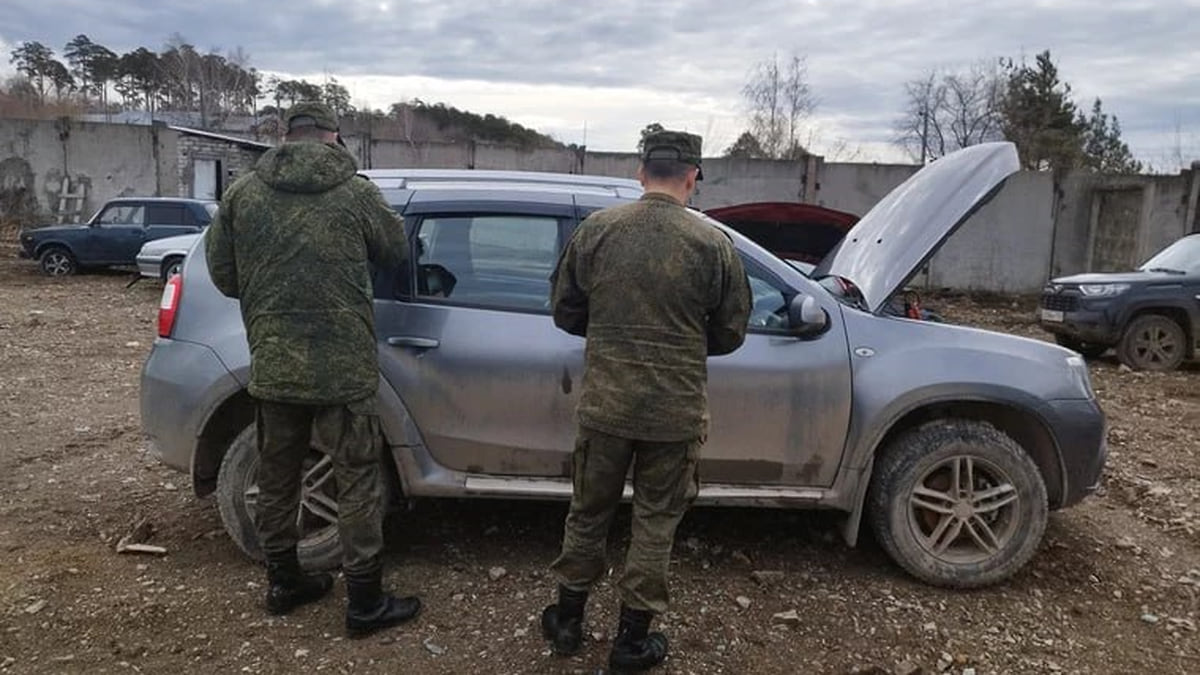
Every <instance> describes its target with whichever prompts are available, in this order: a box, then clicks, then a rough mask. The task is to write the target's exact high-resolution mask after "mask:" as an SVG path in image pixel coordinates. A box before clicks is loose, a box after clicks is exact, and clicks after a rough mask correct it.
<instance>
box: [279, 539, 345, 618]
mask: <svg viewBox="0 0 1200 675" xmlns="http://www.w3.org/2000/svg"><path fill="white" fill-rule="evenodd" d="M267 581H268V583H269V586H268V588H267V611H268V612H270V613H271V614H287V613H288V612H291V611H292V610H293V609H296V608H297V607H299V606H300V605H304V604H307V603H310V602H315V601H317V600H320V599H321V598H323V597H325V594H326V593H328V592H329V589H331V588H333V575H330V574H325V573H320V574H305V573H304V570H302V569H300V561H299V559H297V557H296V550H295V549H292V550H291V551H288V552H287V553H272V554H269V555H268V556H267Z"/></svg>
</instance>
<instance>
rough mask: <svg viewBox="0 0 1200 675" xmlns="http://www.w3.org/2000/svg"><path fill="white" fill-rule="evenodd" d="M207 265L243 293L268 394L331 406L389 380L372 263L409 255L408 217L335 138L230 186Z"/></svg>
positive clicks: (280, 150) (257, 372)
mask: <svg viewBox="0 0 1200 675" xmlns="http://www.w3.org/2000/svg"><path fill="white" fill-rule="evenodd" d="M205 238H206V247H207V255H208V269H209V273H210V275H211V276H212V280H213V283H214V284H216V286H217V288H218V289H220V291H221V292H222V293H224V294H225V295H227V296H229V297H232V298H238V299H240V300H241V310H242V319H243V321H244V323H245V325H246V337H247V339H248V341H249V343H250V356H251V366H250V372H251V375H250V386H249V391H250V394H251V395H252V396H254V397H255V398H257V399H263V400H271V401H279V402H289V403H308V404H316V405H332V404H337V403H346V402H349V401H356V400H361V399H363V398H365V397H367V396H370V395H373V394H375V392H376V389H377V387H378V384H379V371H378V365H377V364H378V361H377V356H376V353H375V349H376V347H375V319H374V314H373V310H372V295H373V293H372V287H371V278H370V270H369V267H368V262H370V263H374V264H375V265H377V266H391V265H397V264H399V262H400V261H401V260H402V259H404V258H405V257H406V256H407V255H408V250H407V244H406V242H405V239H404V229H403V222H402V220H401V218H400V216H399V215H397V214H396V213H395V212H394V211H393V210H392V209H391V208H390V207H389V206H388V204H387V203H386V202H385V201H384V200H383V197H382V195H381V194H380V192H379V190H378V188H376V187H375V186H374V184H372V183H371V182H370V181H368V180H366V179H364V178H359V177H356V176H355V165H354V158H353V156H351V155H350V153H349V152H347V151H346V150H345V149H344V148H341V147H339V146H337V145H333V144H330V143H319V142H293V143H285V144H284V145H282V146H279V147H276V148H272V149H271V150H268V151H267V152H266V153H264V154H263V156H262V157H261V158H260V159H259V161H258V163H257V164H256V165H255V168H254V170H253V171H250V172H247V174H246V175H244V176H242V177H241V178H239V179H238V180H237V181H236V182H234V184H233V185H231V186H230V187H229V189H228V190H227V191H226V192H225V194H224V195H223V197H222V199H221V207H220V210H219V212H218V214H217V219H216V221H215V222H214V223H213V224H212V225H210V226H209V229H208V232H207V234H206V235H205Z"/></svg>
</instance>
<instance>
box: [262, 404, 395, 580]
mask: <svg viewBox="0 0 1200 675" xmlns="http://www.w3.org/2000/svg"><path fill="white" fill-rule="evenodd" d="M256 422H257V426H258V453H259V465H258V489H259V495H258V502H257V506H256V511H255V528H256V529H257V531H258V540H259V543H260V545H261V546H262V549H263V552H264V553H265V554H267V555H268V556H271V555H272V554H280V553H286V552H287V551H290V550H291V549H293V548H295V546H296V544H297V542H298V541H299V538H300V532H299V529H298V526H297V520H298V517H299V516H300V515H301V514H300V486H301V483H302V482H303V481H304V480H306V476H305V472H306V471H313V469H312V468H311V467H309V468H307V469H306V467H305V466H304V460H305V457H306V456H307V455H308V454H309V449H310V448H313V449H316V450H319V451H320V452H322V453H324V454H325V455H327V456H328V458H329V460H330V462H331V463H332V477H333V481H334V484H335V485H336V486H337V508H336V514H337V515H336V518H337V524H338V534H339V536H340V537H341V542H342V568H343V569H344V570H345V571H346V572H347V573H349V574H353V573H356V572H359V573H362V572H368V571H371V570H373V569H374V568H375V567H376V566H377V565H378V564H379V554H380V553H381V552H382V551H383V511H384V504H383V496H384V495H383V489H384V485H383V477H382V475H381V472H380V468H381V466H380V450H381V440H382V435H381V433H380V426H379V416H378V413H377V412H376V409H375V397H374V396H371V397H369V398H366V399H364V400H361V401H355V402H352V403H347V404H343V405H331V406H312V405H298V404H292V403H278V402H274V401H262V400H260V401H258V412H257V417H256ZM312 478H313V479H316V480H320V476H314V477H312ZM322 511H324V512H325V513H326V514H327V515H328V516H332V514H333V512H334V511H335V509H329V508H328V507H325V508H323V509H322ZM310 515H311V514H310Z"/></svg>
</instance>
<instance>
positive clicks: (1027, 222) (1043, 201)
mask: <svg viewBox="0 0 1200 675" xmlns="http://www.w3.org/2000/svg"><path fill="white" fill-rule="evenodd" d="M1053 196H1054V181H1053V178H1052V177H1051V176H1050V174H1047V173H1037V172H1031V171H1026V172H1021V173H1018V174H1016V175H1014V176H1012V177H1011V178H1009V179H1008V182H1007V183H1005V185H1004V187H1003V188H1001V190H1000V192H998V193H997V194H996V196H995V197H994V198H993V199H992V201H990V202H988V203H987V204H986V205H985V206H984V207H983V208H981V209H980V210H979V211H977V212H976V213H975V214H974V215H972V216H971V218H970V219H968V220H967V222H965V223H963V225H962V227H961V228H959V230H958V231H957V232H956V233H954V234H953V235H952V236H951V237H950V239H948V240H947V241H946V244H945V245H944V246H943V247H942V249H941V250H940V251H938V253H937V254H936V255H935V256H934V257H933V259H932V260H931V261H930V262H929V269H928V274H927V275H926V276H924V277H919V278H918V279H916V280H914V283H916V284H920V283H924V284H925V285H926V286H927V287H930V288H956V289H962V290H988V291H997V292H1005V293H1029V292H1035V291H1037V290H1039V289H1040V288H1041V287H1042V285H1043V284H1044V283H1045V281H1046V278H1047V277H1046V275H1047V273H1048V271H1049V269H1050V255H1051V246H1050V244H1051V242H1052V241H1053V238H1054V211H1053Z"/></svg>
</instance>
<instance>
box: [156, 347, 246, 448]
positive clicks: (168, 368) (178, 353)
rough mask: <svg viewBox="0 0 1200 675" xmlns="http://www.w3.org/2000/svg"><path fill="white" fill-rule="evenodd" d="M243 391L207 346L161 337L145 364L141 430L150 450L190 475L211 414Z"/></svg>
mask: <svg viewBox="0 0 1200 675" xmlns="http://www.w3.org/2000/svg"><path fill="white" fill-rule="evenodd" d="M240 389H241V385H240V384H239V383H238V382H237V380H235V379H234V377H233V375H231V374H230V373H229V370H228V369H227V368H225V364H223V363H222V362H221V360H220V359H219V358H217V355H216V353H215V352H214V351H213V350H212V349H210V348H208V347H207V346H205V345H201V344H196V343H194V342H185V341H182V340H172V339H165V338H158V339H156V340H155V341H154V346H153V348H152V349H151V350H150V356H149V357H148V358H147V359H146V362H145V364H144V365H143V366H142V377H141V392H140V397H141V400H140V407H141V415H142V431H143V433H144V434H145V436H146V439H147V440H148V442H149V445H150V450H151V452H152V453H154V454H155V455H156V456H157V457H158V458H159V460H160V461H161V462H162V463H163V464H166V465H167V466H169V467H171V468H172V469H175V470H177V471H183V472H190V471H191V468H192V457H193V456H194V455H195V452H196V447H197V445H198V444H199V437H200V433H201V431H202V430H203V425H204V423H205V421H206V420H207V419H208V417H209V415H210V414H211V411H213V410H214V409H216V407H217V406H218V405H219V404H220V403H221V402H222V401H224V400H225V399H227V398H228V397H229V396H230V395H231V394H232V393H234V392H237V391H239V390H240Z"/></svg>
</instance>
